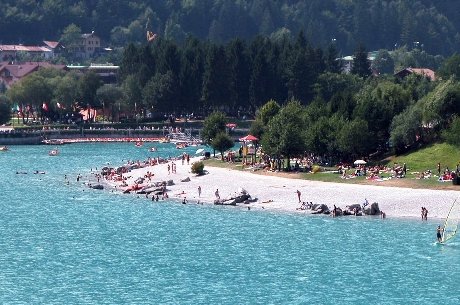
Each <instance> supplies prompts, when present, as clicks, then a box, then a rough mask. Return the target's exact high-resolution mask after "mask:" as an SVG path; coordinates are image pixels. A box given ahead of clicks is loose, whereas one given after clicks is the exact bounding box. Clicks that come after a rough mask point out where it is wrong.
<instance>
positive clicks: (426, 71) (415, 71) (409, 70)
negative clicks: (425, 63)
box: [395, 67, 436, 81]
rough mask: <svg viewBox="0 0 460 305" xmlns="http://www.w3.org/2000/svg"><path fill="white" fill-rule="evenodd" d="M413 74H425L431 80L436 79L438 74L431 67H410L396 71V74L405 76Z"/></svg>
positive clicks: (401, 76)
mask: <svg viewBox="0 0 460 305" xmlns="http://www.w3.org/2000/svg"><path fill="white" fill-rule="evenodd" d="M411 74H416V75H421V76H424V77H426V78H427V79H429V80H431V81H435V80H436V74H435V73H434V71H433V70H431V69H427V68H410V67H409V68H405V69H402V70H401V71H399V72H396V73H395V76H397V77H400V78H404V77H406V76H408V75H411Z"/></svg>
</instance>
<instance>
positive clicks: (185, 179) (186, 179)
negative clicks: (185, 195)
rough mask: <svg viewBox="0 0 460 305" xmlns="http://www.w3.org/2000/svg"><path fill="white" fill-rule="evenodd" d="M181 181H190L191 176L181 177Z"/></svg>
mask: <svg viewBox="0 0 460 305" xmlns="http://www.w3.org/2000/svg"><path fill="white" fill-rule="evenodd" d="M180 182H190V177H187V178H184V179H181V180H180Z"/></svg>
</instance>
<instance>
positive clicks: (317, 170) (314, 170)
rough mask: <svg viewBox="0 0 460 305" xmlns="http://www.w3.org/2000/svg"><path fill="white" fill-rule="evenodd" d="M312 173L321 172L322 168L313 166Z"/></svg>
mask: <svg viewBox="0 0 460 305" xmlns="http://www.w3.org/2000/svg"><path fill="white" fill-rule="evenodd" d="M312 172H313V174H316V173H319V172H321V167H319V166H318V165H315V166H313V169H312Z"/></svg>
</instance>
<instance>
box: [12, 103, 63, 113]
mask: <svg viewBox="0 0 460 305" xmlns="http://www.w3.org/2000/svg"><path fill="white" fill-rule="evenodd" d="M56 107H57V108H58V109H65V107H64V105H62V104H61V103H59V102H57V103H56ZM42 109H43V110H44V111H48V110H49V108H48V104H47V103H43V104H42ZM23 110H25V111H26V112H30V111H34V107H33V106H31V105H26V106H25V107H24V105H19V104H16V105H14V106H13V107H12V108H11V111H13V112H15V111H16V112H19V113H22V112H23Z"/></svg>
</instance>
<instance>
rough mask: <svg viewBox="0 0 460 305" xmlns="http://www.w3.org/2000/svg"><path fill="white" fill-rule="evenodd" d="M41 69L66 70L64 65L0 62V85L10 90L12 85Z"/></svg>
mask: <svg viewBox="0 0 460 305" xmlns="http://www.w3.org/2000/svg"><path fill="white" fill-rule="evenodd" d="M41 68H55V69H59V70H66V66H65V65H53V64H50V63H47V62H24V63H14V62H0V84H3V85H4V86H5V87H6V88H10V87H11V86H12V85H13V84H14V83H16V82H18V81H20V80H21V79H22V78H24V77H25V76H27V75H29V74H31V73H33V72H36V71H38V70H39V69H41Z"/></svg>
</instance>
